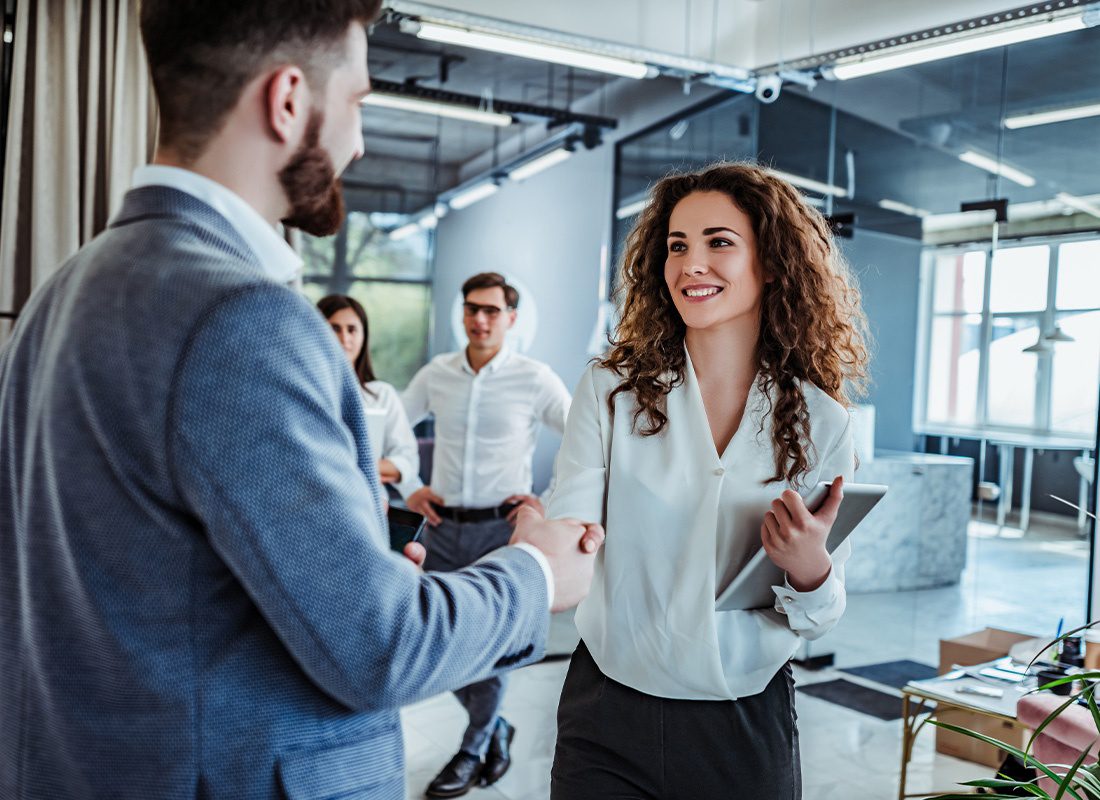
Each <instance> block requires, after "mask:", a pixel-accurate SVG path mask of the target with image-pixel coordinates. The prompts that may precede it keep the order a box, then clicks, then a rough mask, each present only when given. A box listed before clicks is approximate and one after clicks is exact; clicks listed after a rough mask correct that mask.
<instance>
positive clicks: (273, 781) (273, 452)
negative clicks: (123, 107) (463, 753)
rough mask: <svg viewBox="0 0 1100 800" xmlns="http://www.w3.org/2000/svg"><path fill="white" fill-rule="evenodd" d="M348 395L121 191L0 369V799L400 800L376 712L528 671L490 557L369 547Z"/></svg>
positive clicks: (311, 349)
mask: <svg viewBox="0 0 1100 800" xmlns="http://www.w3.org/2000/svg"><path fill="white" fill-rule="evenodd" d="M366 430H367V428H366V424H365V420H364V414H363V409H362V402H361V398H360V390H359V385H358V383H357V381H356V378H355V376H354V374H353V373H352V371H351V369H350V367H349V365H348V364H347V362H346V359H345V357H344V355H343V353H342V352H341V351H340V349H339V347H338V345H337V342H336V338H335V337H334V336H333V335H332V332H331V331H330V330H329V329H328V326H327V325H326V323H325V322H324V320H323V319H322V318H321V316H320V315H319V314H318V313H317V311H316V310H315V309H314V308H313V307H312V306H310V305H309V303H308V302H307V301H306V300H305V299H303V298H302V297H300V296H299V295H297V294H296V293H295V292H293V291H291V290H290V289H288V288H286V287H284V286H280V285H277V284H275V283H272V282H271V281H269V280H268V279H267V278H266V277H265V276H264V274H263V271H262V270H261V269H260V266H259V264H258V263H256V260H255V257H254V256H253V255H252V254H251V252H250V251H249V250H248V248H247V247H246V245H245V244H244V242H243V241H242V239H241V238H240V236H239V235H238V234H237V233H236V231H235V230H234V229H233V227H232V226H231V225H230V224H229V223H228V222H227V221H226V220H225V219H224V218H223V217H221V216H219V215H218V214H217V212H215V211H214V210H213V209H212V208H210V207H209V206H207V205H206V204H204V203H202V202H201V201H199V200H196V199H194V198H192V197H191V196H190V195H187V194H185V193H182V192H179V191H176V190H173V189H169V188H165V187H145V188H140V189H136V190H134V191H131V192H130V193H129V194H128V195H127V196H126V199H125V203H124V206H123V208H122V211H121V213H120V214H119V215H118V216H117V217H116V218H115V219H114V220H113V222H112V223H111V225H110V227H109V228H108V230H107V231H105V232H104V233H103V234H102V235H100V236H99V237H97V238H96V239H95V240H94V241H93V242H91V243H90V244H88V245H87V246H86V247H85V248H83V249H82V250H81V251H80V252H79V253H78V254H77V255H76V256H74V257H73V258H72V259H71V260H70V261H69V262H68V263H66V264H65V265H64V266H63V267H62V268H61V269H60V270H59V271H58V272H57V274H56V275H55V276H53V277H52V278H51V280H50V281H49V282H48V284H47V285H46V286H44V287H43V288H42V289H41V290H40V291H38V292H37V293H36V294H35V295H34V296H33V297H32V299H31V300H30V302H29V303H28V304H27V307H26V308H25V310H24V312H23V315H22V317H21V318H20V320H19V323H18V325H17V326H16V328H15V330H14V332H13V336H12V338H11V339H10V341H9V342H8V343H7V344H6V346H5V348H4V349H3V351H0V798H3V799H4V800H7V799H8V798H49V800H65V799H67V798H81V799H82V800H88V799H89V798H111V799H112V800H125V799H127V798H135V800H137V799H140V800H168V799H169V798H276V797H279V798H281V797H288V798H291V800H298V798H317V799H318V800H320V799H321V798H332V799H333V800H336V798H339V799H340V800H352V798H355V799H356V800H358V799H359V798H363V799H366V798H370V800H375V799H376V798H377V799H378V800H382V799H383V798H384V799H385V800H390V799H391V798H392V799H393V800H399V799H401V800H403V798H404V796H405V795H404V756H403V750H402V738H401V730H400V722H399V718H398V708H400V707H401V706H402V705H405V704H407V703H411V702H415V701H417V700H420V699H422V698H425V697H429V696H431V695H434V694H436V693H438V692H442V691H445V690H448V689H455V688H457V687H460V686H464V685H466V684H469V683H471V682H473V681H476V680H479V679H482V678H485V677H487V676H489V675H491V674H496V673H497V672H498V671H500V670H503V669H506V668H510V667H513V666H517V665H520V664H524V663H528V662H530V661H532V660H534V659H537V658H539V657H540V656H541V654H542V651H543V648H544V644H545V638H546V632H547V627H548V624H549V613H548V611H547V608H548V605H549V604H548V599H547V596H546V582H545V579H544V576H543V574H542V571H541V569H540V567H539V565H538V563H537V562H536V560H535V559H534V558H532V557H531V556H530V555H529V554H527V553H524V552H522V551H520V550H519V549H517V548H505V549H503V550H500V551H498V552H497V553H496V554H494V555H492V556H491V557H489V558H488V559H487V560H485V561H483V562H481V563H479V564H478V565H476V566H474V567H472V568H470V569H467V570H464V571H461V572H457V573H451V574H447V575H434V574H429V575H423V576H421V575H418V574H417V572H416V570H415V569H414V568H413V566H412V565H411V564H410V563H408V562H407V560H406V559H404V558H402V557H400V556H397V555H395V554H393V553H391V552H389V550H388V543H387V542H388V540H387V534H386V523H385V519H384V516H383V513H382V508H381V503H380V497H381V495H380V493H379V488H378V480H377V478H376V475H375V468H374V456H373V455H372V452H371V447H370V444H369V442H368V440H367V436H366Z"/></svg>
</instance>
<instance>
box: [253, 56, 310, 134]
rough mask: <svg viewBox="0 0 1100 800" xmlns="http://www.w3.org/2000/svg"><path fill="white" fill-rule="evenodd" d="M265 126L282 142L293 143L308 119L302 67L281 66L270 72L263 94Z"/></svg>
mask: <svg viewBox="0 0 1100 800" xmlns="http://www.w3.org/2000/svg"><path fill="white" fill-rule="evenodd" d="M264 100H265V108H264V110H265V111H266V112H267V128H268V130H270V131H271V135H272V136H273V137H274V138H275V140H276V141H277V142H279V143H281V144H286V143H288V142H290V143H293V142H296V141H297V140H298V139H299V138H300V137H301V135H302V131H304V130H305V127H306V122H307V120H308V118H309V107H310V95H309V85H308V84H307V83H306V76H305V74H304V73H303V72H302V70H301V69H300V68H298V67H295V66H284V67H280V68H279V69H277V70H275V71H274V72H273V73H271V77H270V78H268V81H267V92H266V94H265V97H264Z"/></svg>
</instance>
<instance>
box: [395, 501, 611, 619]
mask: <svg viewBox="0 0 1100 800" xmlns="http://www.w3.org/2000/svg"><path fill="white" fill-rule="evenodd" d="M515 523H516V530H515V532H514V533H513V534H512V539H511V541H510V542H509V544H529V545H531V546H533V547H537V548H538V549H539V551H540V552H541V553H542V554H543V555H544V556H546V560H547V561H548V562H549V564H550V571H551V572H552V573H553V574H554V602H553V605H552V606H551V608H550V610H551V611H554V612H557V611H565V610H566V609H569V608H572V607H573V606H575V605H577V603H579V602H580V601H581V600H583V599H584V598H585V597H586V596H587V595H588V590H589V588H590V587H591V586H592V571H593V569H594V567H595V563H596V552H597V551H598V550H599V549H600V546H601V545H602V544H603V539H604V531H603V526H602V525H597V524H596V523H592V522H580V521H579V520H575V519H544V518H543V516H542V514H540V513H539V512H538V511H536V510H535V509H534V508H532V507H531V506H529V505H522V506H520V507H519V508H518V509H517V510H516V517H515ZM425 556H426V551H425V550H424V547H423V545H421V544H420V543H418V542H412V543H410V544H408V545H406V546H405V557H406V558H408V559H409V560H410V561H412V562H413V563H414V564H416V565H417V566H420V565H422V564H423V563H424V558H425Z"/></svg>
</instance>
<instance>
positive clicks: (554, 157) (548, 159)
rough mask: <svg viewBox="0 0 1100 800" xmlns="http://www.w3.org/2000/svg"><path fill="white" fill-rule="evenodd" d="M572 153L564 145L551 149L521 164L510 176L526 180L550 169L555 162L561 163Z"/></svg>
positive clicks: (517, 179)
mask: <svg viewBox="0 0 1100 800" xmlns="http://www.w3.org/2000/svg"><path fill="white" fill-rule="evenodd" d="M571 155H573V151H572V150H566V149H565V148H564V147H559V148H557V149H556V150H551V151H550V152H549V153H545V154H543V155H541V156H539V157H538V158H535V159H532V160H530V161H528V162H527V163H526V164H521V165H520V166H518V167H516V168H515V169H514V170H512V171H511V172H509V173H508V177H509V178H511V179H512V180H514V181H525V180H527V179H528V178H530V177H531V176H532V175H537V174H538V173H540V172H542V171H543V170H544V169H550V167H552V166H554V165H555V164H560V163H561V162H563V161H565V160H566V159H567V158H569V156H571Z"/></svg>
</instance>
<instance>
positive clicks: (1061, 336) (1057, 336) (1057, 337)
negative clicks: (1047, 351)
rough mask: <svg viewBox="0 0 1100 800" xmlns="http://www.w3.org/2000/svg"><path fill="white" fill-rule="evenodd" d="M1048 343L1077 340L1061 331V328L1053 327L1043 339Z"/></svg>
mask: <svg viewBox="0 0 1100 800" xmlns="http://www.w3.org/2000/svg"><path fill="white" fill-rule="evenodd" d="M1043 339H1045V340H1046V341H1048V342H1076V341H1077V340H1076V339H1074V338H1073V337H1072V336H1070V335H1069V334H1068V333H1066V332H1065V331H1064V330H1062V328H1061V326H1059V325H1055V326H1054V330H1052V331H1051V332H1050V333H1048V334H1047V335H1046V336H1044V337H1043Z"/></svg>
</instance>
